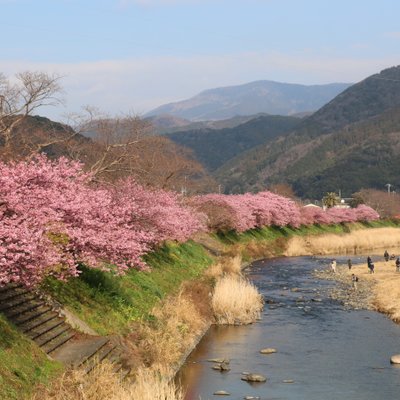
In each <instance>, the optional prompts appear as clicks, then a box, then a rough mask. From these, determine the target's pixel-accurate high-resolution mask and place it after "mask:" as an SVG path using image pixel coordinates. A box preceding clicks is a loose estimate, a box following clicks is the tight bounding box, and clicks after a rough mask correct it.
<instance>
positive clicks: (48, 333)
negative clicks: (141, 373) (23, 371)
mask: <svg viewBox="0 0 400 400" xmlns="http://www.w3.org/2000/svg"><path fill="white" fill-rule="evenodd" d="M0 313H2V314H4V315H5V317H6V318H7V319H8V320H9V321H10V322H12V323H13V324H14V325H15V326H16V327H17V328H18V329H19V330H20V331H21V332H22V333H24V334H25V335H26V336H28V337H29V338H30V339H31V340H33V341H34V342H35V343H36V344H37V345H38V346H39V347H40V348H41V349H42V350H43V351H44V352H45V353H47V354H48V355H49V356H50V357H51V358H53V359H55V360H58V361H60V362H62V363H63V364H65V365H66V366H68V367H73V368H83V369H84V371H86V373H90V372H91V371H92V370H93V368H94V367H95V366H96V365H97V363H99V362H102V361H104V360H108V361H110V362H111V363H113V365H114V371H115V372H118V373H120V374H121V378H125V377H126V376H127V375H128V374H129V372H130V370H129V368H126V367H124V365H123V363H122V361H121V360H122V349H121V346H120V345H119V343H118V340H117V338H116V337H101V336H90V335H85V334H81V333H80V332H77V331H76V330H75V329H74V328H72V327H71V326H70V325H69V324H68V323H67V322H66V320H65V318H64V317H62V316H61V315H60V314H59V313H58V312H57V311H56V310H55V309H54V307H52V306H51V305H49V304H48V302H47V301H46V300H45V299H44V298H43V297H42V296H40V295H39V294H38V293H35V292H33V291H32V290H30V289H27V288H25V287H24V286H22V285H19V284H9V285H7V286H4V287H0Z"/></svg>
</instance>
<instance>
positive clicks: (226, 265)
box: [222, 255, 242, 275]
mask: <svg viewBox="0 0 400 400" xmlns="http://www.w3.org/2000/svg"><path fill="white" fill-rule="evenodd" d="M222 272H223V273H224V274H233V275H241V273H242V256H241V255H236V256H234V257H228V258H226V259H224V260H223V261H222Z"/></svg>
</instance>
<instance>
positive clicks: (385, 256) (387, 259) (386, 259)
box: [383, 250, 389, 262]
mask: <svg viewBox="0 0 400 400" xmlns="http://www.w3.org/2000/svg"><path fill="white" fill-rule="evenodd" d="M383 258H384V259H385V261H386V262H388V261H389V253H388V251H387V250H385V252H384V253H383Z"/></svg>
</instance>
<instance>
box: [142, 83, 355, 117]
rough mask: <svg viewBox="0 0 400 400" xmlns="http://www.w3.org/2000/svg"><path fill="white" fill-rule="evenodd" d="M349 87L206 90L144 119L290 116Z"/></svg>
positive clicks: (248, 86)
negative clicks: (155, 117) (153, 117)
mask: <svg viewBox="0 0 400 400" xmlns="http://www.w3.org/2000/svg"><path fill="white" fill-rule="evenodd" d="M349 86H350V84H347V83H332V84H327V85H311V86H306V85H298V84H291V83H280V82H273V81H256V82H251V83H247V84H244V85H238V86H229V87H222V88H217V89H210V90H206V91H204V92H201V93H200V94H198V95H197V96H194V97H192V98H190V99H188V100H183V101H179V102H175V103H170V104H166V105H163V106H160V107H158V108H156V109H155V110H152V111H150V112H149V113H147V114H146V116H148V117H150V116H155V115H162V114H169V115H172V116H175V117H179V118H185V119H189V120H192V121H204V120H221V119H228V118H232V117H235V116H242V115H253V114H258V113H267V114H272V115H293V114H296V113H302V112H309V111H314V110H317V109H318V108H320V107H321V106H322V105H324V104H325V103H327V102H328V101H330V100H331V99H333V98H334V97H335V96H336V95H338V94H339V93H340V92H342V91H343V90H345V89H346V88H348V87H349Z"/></svg>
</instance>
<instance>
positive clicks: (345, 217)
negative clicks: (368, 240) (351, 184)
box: [301, 204, 379, 225]
mask: <svg viewBox="0 0 400 400" xmlns="http://www.w3.org/2000/svg"><path fill="white" fill-rule="evenodd" d="M301 219H302V224H303V225H312V224H340V223H342V222H356V221H374V220H377V219H379V214H378V213H377V212H376V211H375V210H374V209H372V208H371V207H368V206H366V205H364V204H361V205H359V206H358V207H357V208H335V207H333V208H329V209H328V210H326V211H324V210H322V209H321V208H319V207H303V208H302V211H301Z"/></svg>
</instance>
